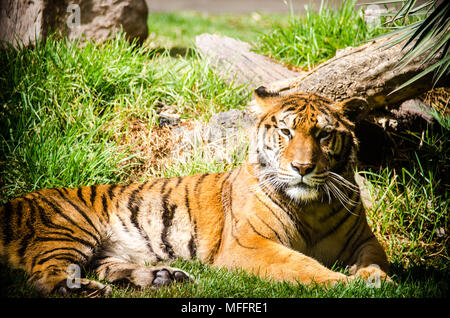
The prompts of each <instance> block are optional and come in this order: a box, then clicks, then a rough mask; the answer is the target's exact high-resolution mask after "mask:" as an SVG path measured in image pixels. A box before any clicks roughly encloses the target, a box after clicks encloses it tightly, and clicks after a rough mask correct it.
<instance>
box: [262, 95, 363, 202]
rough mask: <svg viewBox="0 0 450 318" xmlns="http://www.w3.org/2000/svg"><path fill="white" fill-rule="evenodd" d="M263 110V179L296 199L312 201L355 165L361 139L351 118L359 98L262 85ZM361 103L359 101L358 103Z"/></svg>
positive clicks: (344, 182) (263, 182)
mask: <svg viewBox="0 0 450 318" xmlns="http://www.w3.org/2000/svg"><path fill="white" fill-rule="evenodd" d="M255 97H256V101H257V103H258V106H259V109H260V110H261V116H260V120H259V122H258V125H257V133H256V149H255V151H256V153H255V155H256V156H255V159H256V164H257V165H258V166H259V171H260V174H259V179H260V184H263V185H270V186H271V188H272V189H275V190H276V191H282V192H284V193H285V194H286V195H287V196H288V197H290V198H291V199H292V200H294V201H296V202H299V201H311V200H316V199H319V198H320V197H321V195H322V194H323V193H324V192H328V196H329V192H330V190H331V192H333V187H338V184H339V185H342V184H346V183H348V181H345V179H344V178H343V177H342V174H343V173H345V172H347V170H348V169H349V167H353V163H354V160H355V156H356V150H357V140H356V137H355V134H354V132H353V129H354V124H353V123H352V122H351V120H350V118H349V117H351V115H352V114H355V113H357V107H359V105H361V103H362V101H361V100H356V99H352V100H348V101H346V102H343V103H333V102H331V101H330V100H328V99H326V98H323V97H320V96H318V95H315V94H303V93H294V94H291V95H286V96H280V95H278V94H274V93H271V92H268V91H266V90H265V88H263V87H260V88H258V89H257V90H256V91H255ZM357 105H358V106H357Z"/></svg>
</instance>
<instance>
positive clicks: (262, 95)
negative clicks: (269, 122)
mask: <svg viewBox="0 0 450 318" xmlns="http://www.w3.org/2000/svg"><path fill="white" fill-rule="evenodd" d="M254 96H255V100H256V105H255V106H256V108H257V110H259V111H257V112H258V113H267V112H268V111H269V110H271V109H272V108H273V107H274V106H275V104H276V102H277V101H278V99H279V98H280V93H277V92H272V91H269V90H267V88H265V87H264V86H260V87H258V88H257V89H255V94H254Z"/></svg>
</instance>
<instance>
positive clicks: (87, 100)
mask: <svg viewBox="0 0 450 318" xmlns="http://www.w3.org/2000/svg"><path fill="white" fill-rule="evenodd" d="M0 67H1V68H2V69H4V70H5V72H4V73H2V76H1V78H0V104H1V105H2V110H1V113H0V115H1V119H2V125H1V127H0V151H1V154H0V166H1V169H0V193H1V194H2V198H1V199H2V201H3V202H4V201H5V200H6V199H8V198H11V197H12V196H16V195H18V194H19V193H23V192H27V191H31V190H35V189H39V188H46V187H55V186H71V187H73V186H79V185H86V184H93V183H113V182H122V181H124V180H126V179H127V174H128V173H129V168H131V167H129V166H127V165H122V163H123V162H126V161H129V160H127V159H129V156H130V155H131V152H130V151H129V150H130V149H126V148H127V147H123V146H120V145H119V142H118V141H119V140H120V139H121V136H122V135H124V134H125V133H126V123H127V121H128V120H129V119H130V118H137V119H142V120H144V121H145V122H147V123H148V125H149V126H153V125H155V124H157V122H158V118H157V116H156V108H157V107H158V105H159V104H167V105H173V106H174V108H175V110H176V111H177V112H178V113H180V114H182V115H183V117H185V118H187V117H197V118H203V119H205V120H206V119H208V118H209V117H210V116H211V115H212V114H213V113H215V112H218V111H223V110H228V109H230V108H236V107H242V106H244V105H245V103H246V102H247V100H248V98H249V94H248V92H246V91H244V90H243V87H236V88H229V86H228V85H227V84H226V83H225V82H224V81H222V80H221V79H219V78H218V77H217V76H216V75H215V74H214V73H213V72H212V70H211V69H209V68H208V66H207V64H206V63H204V62H203V61H201V60H200V59H199V58H197V57H195V58H190V59H185V58H178V59H172V58H170V57H169V56H168V54H162V55H160V54H156V53H154V52H152V51H149V50H145V49H143V48H138V47H135V46H134V45H129V44H127V42H126V41H124V40H123V39H122V38H118V39H116V40H114V41H110V42H108V43H106V44H104V45H102V46H96V45H92V44H89V45H87V46H86V47H84V48H78V47H77V46H75V45H71V44H70V43H69V42H66V41H59V40H55V39H52V38H50V39H48V40H47V41H45V42H44V43H40V44H39V45H38V46H37V47H36V48H35V49H33V50H30V49H22V50H8V51H2V52H0Z"/></svg>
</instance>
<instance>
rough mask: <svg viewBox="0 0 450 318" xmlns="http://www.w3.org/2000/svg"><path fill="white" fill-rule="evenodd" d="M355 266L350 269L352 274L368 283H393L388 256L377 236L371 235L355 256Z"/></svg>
mask: <svg viewBox="0 0 450 318" xmlns="http://www.w3.org/2000/svg"><path fill="white" fill-rule="evenodd" d="M352 263H354V265H353V266H352V267H351V268H350V274H351V275H353V276H354V277H360V278H362V279H364V280H366V281H371V280H374V279H375V280H376V279H379V280H385V281H387V282H391V281H392V280H391V279H390V278H389V277H388V273H389V263H388V261H387V257H386V254H385V252H384V250H383V248H382V247H381V245H380V243H379V242H378V240H377V239H376V238H375V236H374V235H373V234H372V233H370V234H369V235H368V236H367V238H366V239H365V240H362V244H360V245H359V247H358V248H357V249H356V251H355V254H354V261H353V262H352Z"/></svg>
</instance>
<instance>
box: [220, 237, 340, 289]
mask: <svg viewBox="0 0 450 318" xmlns="http://www.w3.org/2000/svg"><path fill="white" fill-rule="evenodd" d="M226 245H228V246H224V248H223V249H222V251H221V252H219V254H218V256H217V257H216V259H215V261H214V264H215V265H218V266H226V267H232V268H233V267H234V268H244V269H247V270H250V271H252V272H253V273H255V274H257V275H259V276H261V277H269V278H271V279H275V280H278V281H284V280H287V281H291V282H300V283H302V284H313V283H317V284H321V285H330V286H332V285H334V284H336V283H338V282H343V283H347V282H348V281H349V277H348V276H346V275H344V274H341V273H338V272H334V271H332V270H330V269H328V268H326V267H325V266H323V265H321V264H320V263H319V262H318V261H316V260H314V259H313V258H311V257H308V256H306V255H304V254H302V253H299V252H297V251H294V250H292V249H290V248H287V247H285V246H284V245H282V244H279V243H276V242H273V241H270V240H266V239H262V238H261V239H258V240H253V241H252V242H251V243H249V244H248V245H247V243H239V242H237V241H235V242H233V243H230V242H228V244H226ZM236 255H239V257H236Z"/></svg>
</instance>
